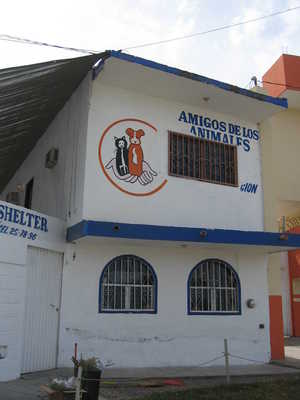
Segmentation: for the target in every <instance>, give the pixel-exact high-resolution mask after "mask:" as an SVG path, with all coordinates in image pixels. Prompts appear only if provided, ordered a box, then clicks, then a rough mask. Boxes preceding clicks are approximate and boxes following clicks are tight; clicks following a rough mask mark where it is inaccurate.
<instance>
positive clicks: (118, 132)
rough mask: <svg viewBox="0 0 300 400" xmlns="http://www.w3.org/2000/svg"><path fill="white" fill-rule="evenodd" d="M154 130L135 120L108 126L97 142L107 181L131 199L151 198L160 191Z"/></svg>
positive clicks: (129, 119)
mask: <svg viewBox="0 0 300 400" xmlns="http://www.w3.org/2000/svg"><path fill="white" fill-rule="evenodd" d="M157 142H158V140H157V129H156V128H155V127H154V126H153V125H151V124H149V123H148V122H145V121H142V120H140V119H136V118H124V119H120V120H118V121H115V122H113V123H112V124H110V125H109V126H108V127H107V128H106V129H105V130H104V132H103V133H102V136H101V139H100V142H99V162H100V166H101V169H102V171H103V173H104V175H105V176H106V178H107V179H108V181H109V182H110V183H111V184H112V185H113V186H114V187H116V188H117V189H119V190H120V191H121V192H123V193H126V194H128V195H131V196H150V195H152V194H154V193H157V192H158V191H159V190H161V189H162V188H163V187H164V186H165V185H166V183H167V179H164V178H163V177H161V175H160V173H159V171H158V167H157V166H156V165H155V163H158V160H157V155H158V154H160V152H158V151H157Z"/></svg>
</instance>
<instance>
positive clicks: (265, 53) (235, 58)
mask: <svg viewBox="0 0 300 400" xmlns="http://www.w3.org/2000/svg"><path fill="white" fill-rule="evenodd" d="M296 4H298V2H297V1H296V0H264V1H263V2H262V1H261V0H240V1H238V2H237V1H236V0H226V1H223V0H222V1H221V0H210V1H209V2H208V1H207V0H151V2H150V1H148V0H114V1H112V0H109V1H108V0H101V1H99V0H89V1H88V2H83V1H82V0H72V1H71V0H52V1H51V2H41V1H37V0H26V1H16V0H15V1H10V2H5V3H3V4H2V10H1V16H2V18H1V32H2V33H7V34H11V35H16V36H22V37H28V38H32V39H36V40H39V41H46V42H50V43H58V44H61V45H66V46H71V47H80V48H88V49H95V50H99V51H102V50H105V49H116V50H118V49H120V48H124V47H129V46H132V45H138V44H142V43H147V42H152V41H159V40H164V39H169V38H172V37H178V36H182V35H189V34H192V33H194V32H201V31H204V30H208V29H211V28H215V27H217V26H223V25H227V24H231V23H236V22H239V21H243V20H246V19H250V18H256V17H259V16H261V15H264V14H268V13H270V12H273V11H276V10H280V9H284V8H288V7H292V6H295V5H296ZM16 10H17V12H16ZM299 17H300V10H299V11H294V12H290V13H288V14H285V15H282V16H278V17H275V18H270V19H265V20H263V21H260V22H256V23H253V24H247V25H244V26H241V27H237V28H234V29H231V30H224V31H220V32H215V33H211V34H208V35H204V36H197V37H194V38H191V39H186V40H181V41H177V42H173V43H168V44H163V45H159V46H153V47H147V48H143V49H136V50H131V51H130V52H131V54H136V55H139V56H142V57H145V58H149V59H153V60H155V61H158V62H162V63H165V64H168V65H174V66H176V67H179V68H183V69H186V70H189V71H192V72H196V73H199V74H202V75H206V76H209V77H212V78H215V79H219V80H224V81H227V82H231V83H234V84H238V85H241V86H245V85H246V84H247V82H248V81H249V80H250V77H251V76H252V75H257V76H258V77H260V76H261V75H262V74H263V73H264V72H265V71H266V70H267V69H268V68H269V67H270V66H271V64H272V63H273V62H274V61H275V60H276V58H278V57H279V56H280V54H281V53H282V50H283V49H284V48H286V47H287V48H288V51H289V52H293V53H294V54H295V53H296V54H297V53H298V54H300V40H299V39H300V24H299V22H298V21H299ZM0 51H1V54H2V57H1V61H0V67H2V68H3V67H7V66H13V65H21V64H26V63H33V62H40V61H45V60H49V59H57V58H64V57H73V56H75V55H76V53H75V54H74V53H70V52H67V51H58V50H55V49H50V48H47V47H45V48H44V47H36V46H27V45H20V44H14V43H9V42H3V41H0Z"/></svg>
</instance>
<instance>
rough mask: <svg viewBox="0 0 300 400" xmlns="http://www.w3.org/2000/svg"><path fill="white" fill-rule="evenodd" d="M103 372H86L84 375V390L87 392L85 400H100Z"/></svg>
mask: <svg viewBox="0 0 300 400" xmlns="http://www.w3.org/2000/svg"><path fill="white" fill-rule="evenodd" d="M101 373H102V371H101V370H91V371H86V372H84V373H83V374H82V385H81V387H82V389H84V390H86V392H87V393H85V394H84V400H98V395H99V389H100V379H101Z"/></svg>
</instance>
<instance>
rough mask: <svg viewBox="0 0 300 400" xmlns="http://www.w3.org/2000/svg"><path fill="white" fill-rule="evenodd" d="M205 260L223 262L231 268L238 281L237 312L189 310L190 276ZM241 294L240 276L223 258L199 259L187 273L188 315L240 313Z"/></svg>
mask: <svg viewBox="0 0 300 400" xmlns="http://www.w3.org/2000/svg"><path fill="white" fill-rule="evenodd" d="M207 261H218V262H221V263H223V264H226V266H227V267H229V268H230V269H231V271H232V272H233V275H234V276H235V278H236V280H237V283H238V295H239V298H238V302H239V310H238V311H237V312H230V313H228V312H223V311H213V312H208V311H203V312H201V311H197V312H194V311H191V310H190V280H191V277H192V274H193V272H194V271H195V269H196V268H198V267H199V266H200V265H201V264H203V263H205V262H207ZM241 299H242V296H241V282H240V278H239V276H238V274H237V272H236V271H235V269H234V268H233V267H232V266H231V265H230V264H229V263H228V262H226V261H224V260H220V259H218V258H207V259H205V260H202V261H200V262H199V263H198V264H197V265H195V267H194V268H193V269H192V270H191V272H190V273H189V277H188V280H187V314H188V315H222V316H226V315H231V316H232V315H241V314H242V302H241Z"/></svg>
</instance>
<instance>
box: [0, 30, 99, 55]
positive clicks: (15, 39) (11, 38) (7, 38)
mask: <svg viewBox="0 0 300 400" xmlns="http://www.w3.org/2000/svg"><path fill="white" fill-rule="evenodd" d="M0 40H5V41H7V42H15V43H23V44H30V45H37V46H46V47H53V48H56V49H60V50H70V51H76V52H79V53H84V54H98V53H99V51H94V50H87V49H79V48H76V47H66V46H60V45H58V44H51V43H47V42H39V41H37V40H31V39H26V38H22V37H18V36H11V35H5V34H0Z"/></svg>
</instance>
